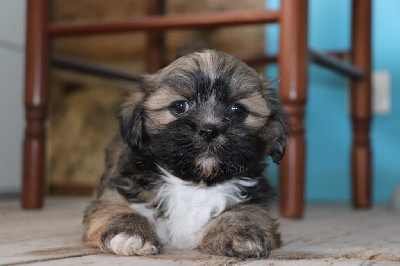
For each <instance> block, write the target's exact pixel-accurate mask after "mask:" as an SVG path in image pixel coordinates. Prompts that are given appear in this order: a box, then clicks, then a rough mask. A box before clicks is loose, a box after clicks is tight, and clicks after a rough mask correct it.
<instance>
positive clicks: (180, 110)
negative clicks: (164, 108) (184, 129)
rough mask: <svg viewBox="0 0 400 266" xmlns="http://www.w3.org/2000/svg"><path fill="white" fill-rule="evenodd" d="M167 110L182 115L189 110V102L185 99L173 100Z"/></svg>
mask: <svg viewBox="0 0 400 266" xmlns="http://www.w3.org/2000/svg"><path fill="white" fill-rule="evenodd" d="M169 110H170V111H171V113H172V114H174V115H183V114H185V113H187V112H188V111H189V103H188V102H187V101H176V102H173V103H172V104H171V106H170V108H169Z"/></svg>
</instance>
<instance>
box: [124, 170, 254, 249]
mask: <svg viewBox="0 0 400 266" xmlns="http://www.w3.org/2000/svg"><path fill="white" fill-rule="evenodd" d="M160 169H161V171H162V172H163V176H162V178H163V179H164V182H165V183H164V184H162V186H161V187H160V188H159V190H158V193H157V197H156V199H155V203H156V204H157V208H150V207H149V206H151V205H150V204H149V205H147V204H132V205H131V208H132V209H133V210H136V211H137V212H139V213H141V214H142V215H143V216H145V217H147V218H148V219H149V221H150V222H151V223H153V224H154V226H155V228H156V231H157V234H158V236H159V238H160V239H161V241H163V242H164V244H166V245H170V246H172V247H174V248H179V249H193V248H196V247H197V246H198V245H199V244H200V242H201V240H202V238H203V236H204V234H205V232H206V230H207V228H208V224H209V221H210V220H211V219H212V218H214V217H217V216H218V215H220V214H221V213H222V212H223V211H224V210H225V209H226V208H228V207H230V206H232V205H235V204H238V203H240V202H243V201H244V200H246V197H245V196H243V195H242V190H243V188H244V187H252V186H255V185H256V184H257V181H256V180H252V179H241V180H230V181H227V182H225V183H223V184H218V185H215V186H212V187H207V186H205V185H194V184H192V183H190V182H186V181H183V180H182V179H180V178H178V177H175V176H173V175H172V174H170V173H169V172H167V171H166V170H164V169H162V168H160ZM160 211H162V212H163V213H162V215H161V216H160V217H162V218H157V217H158V214H159V213H160Z"/></svg>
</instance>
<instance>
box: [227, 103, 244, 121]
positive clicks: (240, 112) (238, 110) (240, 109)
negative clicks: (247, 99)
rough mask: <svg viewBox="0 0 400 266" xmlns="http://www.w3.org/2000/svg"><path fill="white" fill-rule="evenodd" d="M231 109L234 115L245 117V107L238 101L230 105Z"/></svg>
mask: <svg viewBox="0 0 400 266" xmlns="http://www.w3.org/2000/svg"><path fill="white" fill-rule="evenodd" d="M231 111H232V113H233V114H234V115H235V116H237V117H240V118H246V117H247V114H248V111H247V109H246V108H245V107H244V106H243V105H241V104H239V103H236V104H234V105H232V107H231Z"/></svg>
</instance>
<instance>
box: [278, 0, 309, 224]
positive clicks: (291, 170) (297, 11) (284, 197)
mask: <svg viewBox="0 0 400 266" xmlns="http://www.w3.org/2000/svg"><path fill="white" fill-rule="evenodd" d="M307 14H308V1H307V0H285V1H281V30H280V50H279V71H280V74H279V76H280V84H279V95H280V98H281V101H282V104H283V109H284V111H285V112H286V114H287V115H288V118H289V120H290V123H291V124H292V128H291V131H290V137H289V139H288V142H287V145H286V154H285V157H284V159H283V160H282V163H281V167H280V184H281V185H280V186H281V200H280V211H281V215H282V216H284V217H292V218H300V217H301V216H302V215H303V201H304V174H305V146H306V144H305V139H304V126H303V117H304V113H305V103H306V98H307V73H308V71H307V61H308V59H307V19H308V16H307Z"/></svg>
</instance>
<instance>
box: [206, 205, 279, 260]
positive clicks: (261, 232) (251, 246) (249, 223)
mask: <svg viewBox="0 0 400 266" xmlns="http://www.w3.org/2000/svg"><path fill="white" fill-rule="evenodd" d="M277 227H278V224H277V223H276V221H275V220H274V219H272V218H271V217H270V215H269V214H268V212H267V211H265V210H264V209H262V208H261V207H259V206H252V205H249V206H243V207H240V208H238V209H235V210H231V211H227V212H224V213H223V214H221V215H220V216H219V217H217V218H215V220H214V221H212V222H211V224H210V227H209V229H208V231H207V233H206V234H205V236H204V238H203V240H202V243H201V244H200V246H199V249H200V250H201V251H202V252H205V253H210V254H216V255H225V256H232V257H242V258H247V257H267V256H268V255H269V251H270V250H271V249H273V248H277V247H279V246H280V243H281V241H280V235H279V233H278V232H277Z"/></svg>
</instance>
